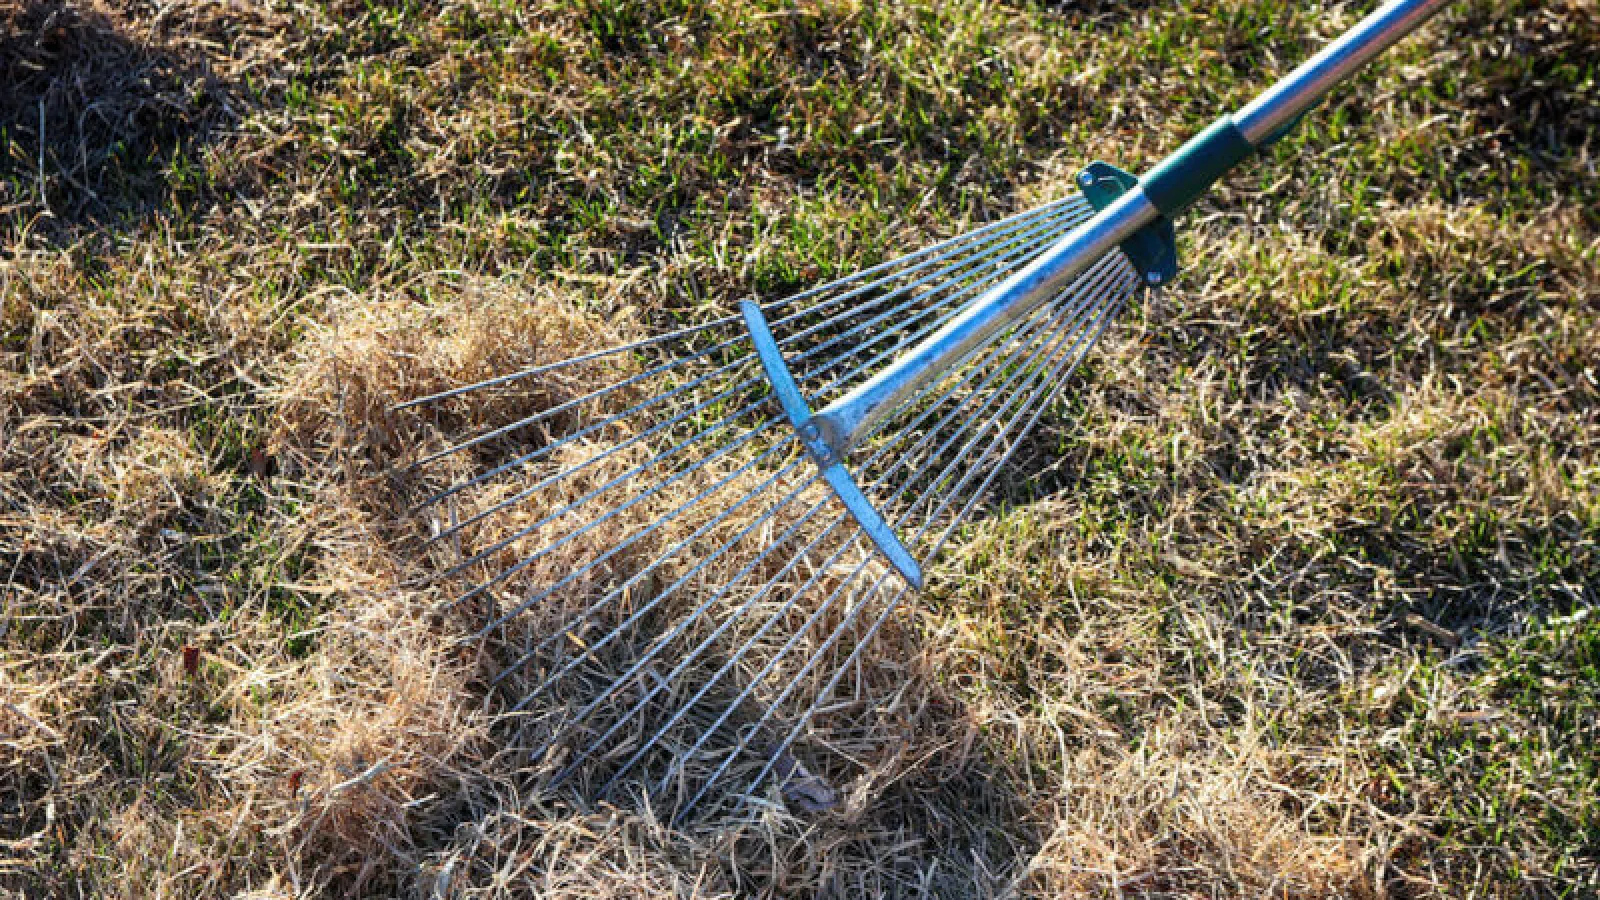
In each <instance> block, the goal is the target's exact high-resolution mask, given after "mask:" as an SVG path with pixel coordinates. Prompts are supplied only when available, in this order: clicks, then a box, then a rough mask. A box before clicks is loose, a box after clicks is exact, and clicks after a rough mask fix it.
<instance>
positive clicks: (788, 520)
mask: <svg viewBox="0 0 1600 900" xmlns="http://www.w3.org/2000/svg"><path fill="white" fill-rule="evenodd" d="M1092 213H1093V209H1092V208H1091V207H1090V206H1089V205H1088V204H1087V203H1086V202H1085V201H1083V200H1082V199H1080V198H1072V199H1067V200H1061V201H1058V202H1055V203H1051V204H1049V205H1046V206H1044V207H1041V208H1039V209H1035V210H1033V211H1030V212H1027V213H1024V214H1022V215H1018V216H1015V217H1012V218H1010V219H1006V220H1004V221H1001V222H997V223H995V224H992V225H989V226H986V227H983V228H980V229H977V230H975V231H972V232H970V233H968V234H965V235H963V236H961V237H958V238H954V239H952V240H949V241H945V242H943V243H941V244H938V245H935V246H933V247H930V248H928V249H925V250H922V251H920V252H917V253H913V254H910V255H908V256H904V257H901V258H899V259H896V260H894V261H892V262H888V263H884V264H882V265H879V266H875V267H873V268H870V269H867V270H865V271H863V272H860V273H858V274H856V275H853V276H850V277H848V278H844V279H841V280H838V281H835V282H833V283H830V284H827V285H824V286H822V287H819V288H816V289H814V290H811V291H807V292H805V293H802V294H799V295H796V296H793V297H790V298H788V299H785V300H781V301H778V302H775V303H768V304H763V305H760V306H756V305H755V304H748V305H747V306H746V307H745V308H744V310H743V312H742V314H741V315H733V316H727V317H723V318H718V319H715V320H711V321H707V322H704V323H701V324H696V325H693V326H690V327H686V328H681V329H679V330H676V331H672V332H670V333H665V334H660V335H656V336H652V337H648V338H646V339H644V340H640V341H637V342H635V343H632V344H629V345H627V346H621V347H615V348H612V349H607V350H601V351H598V352H596V353H591V354H588V355H584V356H580V357H576V358H573V359H570V360H567V361H565V362H560V363H556V364H552V365H545V366H540V367H538V368H533V369H528V370H526V371H523V372H518V373H514V374H510V375H506V376H503V377H501V378H496V379H493V380H491V381H486V382H482V383H479V384H474V385H469V386H466V387H461V388H458V389H455V390H451V391H447V392H444V393H440V394H435V395H432V396H429V397H423V398H419V399H417V400H412V401H409V402H407V403H405V404H402V405H401V406H400V407H397V409H411V410H414V411H416V412H418V413H422V414H426V413H428V412H429V411H430V410H432V411H435V412H438V411H443V410H445V409H448V408H449V407H450V406H452V405H460V404H465V403H468V402H471V403H474V404H477V405H478V406H479V407H480V408H481V406H482V404H483V403H484V402H485V401H484V397H485V394H486V393H488V395H489V397H491V398H492V396H493V394H492V392H496V391H519V390H521V391H526V390H527V389H528V388H529V386H530V385H537V386H538V388H539V390H540V392H541V395H544V396H548V397H550V398H554V399H553V400H551V402H549V403H546V404H544V408H542V409H541V410H540V411H539V412H537V413H535V414H532V415H529V416H526V417H524V418H521V419H519V420H517V421H513V422H509V423H506V424H502V425H498V426H496V427H492V428H487V429H484V430H482V431H481V432H479V433H476V434H472V435H470V436H467V437H464V438H463V439H461V440H459V441H457V442H456V443H453V444H451V445H448V446H442V447H440V448H438V449H435V450H432V451H431V452H426V453H422V454H420V455H419V456H418V458H417V459H416V460H415V461H414V462H412V463H411V464H410V466H409V470H410V473H411V474H412V476H414V478H415V479H416V480H418V481H420V482H421V483H422V484H423V485H425V486H426V488H425V489H426V491H427V494H428V495H427V497H426V499H425V500H423V501H422V502H421V503H420V505H419V511H420V513H421V514H422V516H423V518H424V519H425V520H426V521H427V522H428V523H429V526H430V528H429V533H428V535H427V537H426V539H425V543H426V544H427V546H428V548H429V552H430V553H432V554H433V555H434V559H435V563H436V565H437V566H438V568H439V569H440V570H441V577H442V578H443V581H444V583H445V584H447V585H450V586H451V591H452V594H453V595H452V597H451V599H449V600H448V601H447V602H446V603H445V604H444V611H446V612H450V613H452V614H454V615H457V616H459V617H462V618H464V619H465V620H466V621H468V622H470V623H472V625H473V628H472V633H471V635H470V637H469V640H470V641H473V642H480V643H481V642H486V641H487V642H490V644H491V645H492V646H493V648H494V651H495V652H494V654H492V655H495V656H496V657H497V658H498V659H500V661H501V665H500V667H499V670H498V674H497V676H496V677H495V683H496V685H497V687H498V689H499V690H500V692H501V694H502V696H503V697H504V698H505V701H506V705H507V706H508V707H509V713H510V715H509V716H508V717H507V719H506V721H508V722H512V723H515V735H516V737H517V739H518V741H519V743H520V745H521V746H522V747H524V748H525V749H526V751H527V753H528V759H529V761H530V764H531V765H532V766H533V767H534V768H535V769H537V770H538V771H539V772H540V773H541V777H542V778H544V779H545V780H546V783H547V784H548V785H549V786H551V787H554V786H555V785H559V784H561V783H565V782H574V783H576V784H577V786H578V787H579V789H580V790H581V791H582V792H583V793H585V794H588V795H590V796H596V797H609V796H615V795H618V794H621V793H632V794H639V795H642V796H641V797H640V799H642V800H644V801H645V802H648V803H650V804H651V805H652V806H654V807H656V808H666V809H670V810H671V811H672V813H673V815H674V817H675V818H677V819H681V818H683V817H684V816H687V815H688V814H689V813H690V812H691V811H692V810H694V809H696V808H699V807H703V806H705V805H706V801H707V799H708V798H711V797H718V798H721V797H723V796H725V795H726V794H727V793H728V792H726V791H718V790H717V787H718V786H719V785H726V784H729V783H732V782H733V781H734V780H735V779H737V780H738V781H739V782H741V783H742V785H743V791H742V792H741V793H749V792H751V791H754V790H755V789H756V788H757V787H759V786H760V785H762V784H763V783H765V782H767V781H769V780H774V779H775V780H777V781H778V782H779V783H780V784H783V785H785V786H786V787H794V786H795V785H796V784H798V783H799V782H800V781H802V780H804V779H806V778H807V777H808V776H806V773H805V769H804V766H802V765H800V764H799V763H797V762H796V760H795V758H794V756H793V754H792V753H791V748H792V747H793V745H794V744H795V742H796V741H797V740H799V739H800V738H801V737H802V736H805V735H807V733H808V729H811V730H816V729H818V728H819V727H820V726H819V723H818V717H819V714H820V711H822V710H823V709H824V708H825V707H827V706H828V704H829V703H830V702H831V701H830V698H832V697H835V696H836V695H838V694H839V692H840V689H841V686H842V682H843V681H844V680H845V679H847V678H849V677H852V676H851V675H850V673H851V672H852V670H853V669H854V668H856V666H855V664H856V663H857V661H858V660H859V659H860V657H861V654H862V653H863V652H864V650H865V648H866V647H867V646H868V645H869V644H870V643H871V642H872V640H873V638H874V636H875V635H877V634H878V633H879V631H880V630H881V629H882V628H883V627H884V626H885V624H886V623H887V622H889V621H891V619H892V617H893V615H894V613H895V611H896V610H897V609H898V608H899V607H900V605H901V604H902V603H903V602H904V600H905V598H906V596H907V594H908V593H910V592H911V591H912V590H913V588H914V587H920V579H921V569H920V565H919V563H918V560H923V561H926V560H930V559H932V558H934V557H935V556H937V554H938V553H939V550H940V548H941V547H942V546H943V545H944V544H945V542H947V541H948V540H950V538H951V536H952V535H953V534H954V533H955V532H956V529H957V528H958V527H959V526H960V525H961V524H962V522H964V521H965V520H966V519H967V518H968V517H969V516H970V515H971V514H972V513H973V511H974V510H975V509H977V508H978V507H979V504H980V501H981V498H982V496H983V495H984V493H985V491H986V490H987V489H988V488H989V486H990V485H991V483H992V482H993V480H994V479H995V478H996V477H997V473H998V472H999V471H1000V469H1001V468H1002V467H1003V465H1004V464H1005V462H1006V461H1007V460H1008V459H1009V458H1010V457H1011V456H1012V454H1013V453H1014V452H1015V451H1016V449H1017V447H1018V446H1019V442H1020V440H1021V439H1022V438H1023V436H1024V435H1025V434H1026V433H1027V432H1028V431H1029V430H1030V429H1031V428H1032V426H1033V425H1034V424H1035V422H1036V421H1037V420H1038V418H1039V417H1040V415H1041V414H1042V412H1043V410H1045V409H1046V408H1047V407H1049V405H1050V404H1051V402H1052V401H1053V400H1054V398H1055V397H1056V396H1057V395H1058V394H1059V392H1060V391H1061V389H1062V386H1063V385H1064V384H1065V382H1066V378H1067V376H1068V375H1069V374H1071V372H1072V370H1073V369H1074V367H1075V366H1076V365H1077V364H1078V362H1079V361H1080V360H1081V359H1082V358H1083V357H1084V355H1085V354H1086V353H1087V352H1088V351H1089V349H1090V348H1091V347H1092V346H1093V345H1094V343H1095V341H1096V340H1098V338H1099V337H1100V335H1101V334H1102V333H1103V332H1104V330H1105V328H1106V326H1107V324H1108V323H1109V322H1110V320H1111V319H1112V317H1113V316H1115V314H1116V313H1117V311H1118V310H1119V309H1120V308H1121V306H1122V305H1123V303H1124V302H1125V301H1126V300H1127V298H1128V297H1129V296H1130V295H1131V294H1132V293H1133V292H1134V291H1135V290H1136V289H1137V287H1138V286H1139V284H1140V283H1141V279H1140V277H1139V275H1138V273H1137V272H1136V271H1135V270H1134V269H1133V268H1132V267H1131V266H1130V265H1129V264H1128V262H1127V260H1126V259H1125V258H1124V257H1123V255H1122V254H1121V253H1120V252H1117V251H1113V252H1111V253H1108V254H1106V255H1105V256H1104V257H1102V258H1101V259H1100V260H1099V261H1098V262H1096V263H1095V264H1093V265H1092V266H1090V267H1089V268H1088V269H1086V270H1085V271H1084V272H1083V273H1082V274H1081V275H1079V276H1078V277H1077V278H1076V279H1074V280H1073V281H1072V282H1071V283H1070V285H1069V286H1068V287H1067V288H1066V289H1065V290H1063V291H1061V292H1060V293H1059V295H1058V296H1056V297H1055V298H1054V300H1053V301H1052V302H1049V303H1046V304H1044V305H1043V306H1041V307H1039V308H1038V309H1037V310H1034V311H1033V312H1032V313H1031V314H1029V315H1028V316H1026V317H1024V318H1022V319H1020V320H1019V321H1018V322H1016V323H1015V325H1014V326H1012V327H1010V328H1009V329H1007V330H1006V331H1004V332H1003V333H1002V334H1000V335H998V336H996V337H995V338H993V339H991V340H988V341H986V342H984V343H982V344H981V345H979V346H977V347H975V348H973V349H971V350H970V351H969V352H967V353H966V354H965V355H964V356H963V357H962V359H961V361H960V363H959V365H956V366H954V367H952V368H950V369H949V371H948V372H947V374H945V375H944V376H942V377H941V378H939V379H936V380H934V381H931V382H929V383H928V384H926V385H923V386H922V387H921V388H920V390H918V391H917V392H916V393H915V394H914V395H912V396H910V397H909V398H908V399H905V400H904V401H903V402H900V403H899V405H898V406H897V407H896V408H895V410H894V411H893V412H892V413H891V414H890V415H888V416H886V417H885V418H883V419H882V420H881V421H879V422H877V423H876V424H875V425H874V427H873V428H872V429H871V430H870V431H869V433H866V434H865V435H864V436H863V437H862V438H861V439H860V440H858V441H856V442H854V445H853V449H852V450H851V452H850V454H849V456H848V458H847V459H842V460H838V461H836V462H835V463H834V465H833V466H832V467H831V470H830V467H828V466H819V465H817V460H816V458H815V456H814V454H810V453H808V452H807V451H806V448H805V447H804V442H803V440H802V438H801V436H799V435H797V432H796V429H795V427H794V426H795V425H796V424H798V420H797V419H796V415H795V409H794V408H793V403H792V401H793V400H794V399H795V398H805V399H804V400H802V401H801V402H802V404H804V403H805V402H807V401H809V402H811V403H813V404H822V403H825V402H827V401H828V400H829V399H830V398H832V397H836V396H839V395H842V394H843V393H845V392H847V391H849V390H850V389H851V388H852V387H854V386H856V385H859V384H861V383H862V382H863V381H864V380H865V379H868V378H870V377H871V376H872V375H873V374H874V373H876V372H879V371H880V370H882V369H883V368H884V367H885V366H887V365H888V364H889V363H890V362H891V361H892V360H894V359H895V358H896V356H897V355H898V354H900V353H901V352H902V351H904V350H905V349H906V348H908V347H911V346H914V345H915V344H917V343H918V342H919V341H922V340H924V339H925V338H926V337H927V336H928V335H930V334H933V333H934V332H935V331H937V330H938V329H940V328H941V327H943V326H944V325H945V324H946V323H947V322H949V321H950V320H951V318H952V317H954V316H955V315H957V313H958V311H959V310H960V309H961V308H962V307H963V305H964V304H965V303H967V302H969V301H970V300H971V299H972V298H973V297H975V296H977V295H979V294H981V293H983V292H984V291H985V290H986V289H988V288H989V287H991V286H992V285H994V284H995V283H997V282H998V281H1000V280H1002V279H1004V278H1005V277H1007V276H1008V275H1009V274H1010V273H1012V272H1014V271H1016V270H1017V269H1018V268H1019V267H1021V266H1023V265H1024V264H1026V263H1027V262H1028V261H1029V260H1031V259H1033V258H1034V257H1035V256H1037V255H1038V254H1039V252H1040V251H1041V250H1042V249H1044V248H1046V247H1048V246H1049V245H1050V244H1052V243H1053V242H1054V241H1056V240H1058V239H1059V238H1061V236H1062V235H1064V234H1065V233H1067V232H1068V231H1070V230H1071V229H1072V228H1073V227H1074V226H1076V225H1078V224H1079V223H1081V222H1082V221H1084V220H1085V219H1087V218H1088V217H1089V216H1090V215H1091V214H1092ZM763 354H764V358H763ZM775 362H776V364H777V365H776V368H774V364H775ZM775 372H780V373H786V376H787V377H788V378H791V379H792V386H791V387H792V389H791V390H789V396H788V397H787V398H786V397H785V396H784V393H785V386H784V385H783V384H780V383H779V382H780V381H781V380H782V377H784V376H783V375H780V376H779V377H778V378H773V376H774V373H775ZM769 379H771V380H769ZM775 387H776V388H777V389H778V390H777V391H776V392H775ZM490 402H492V400H491V401H490ZM462 472H467V473H469V474H466V475H461V474H454V475H452V474H451V473H462ZM841 479H842V481H841ZM852 491H853V492H854V493H853V494H852ZM897 548H898V549H897ZM845 686H846V687H849V686H848V685H845ZM828 715H832V713H828ZM813 793H814V791H813ZM811 802H813V803H816V802H821V801H818V800H817V799H816V797H815V796H813V797H812V800H811ZM823 805H826V804H825V803H823Z"/></svg>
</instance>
